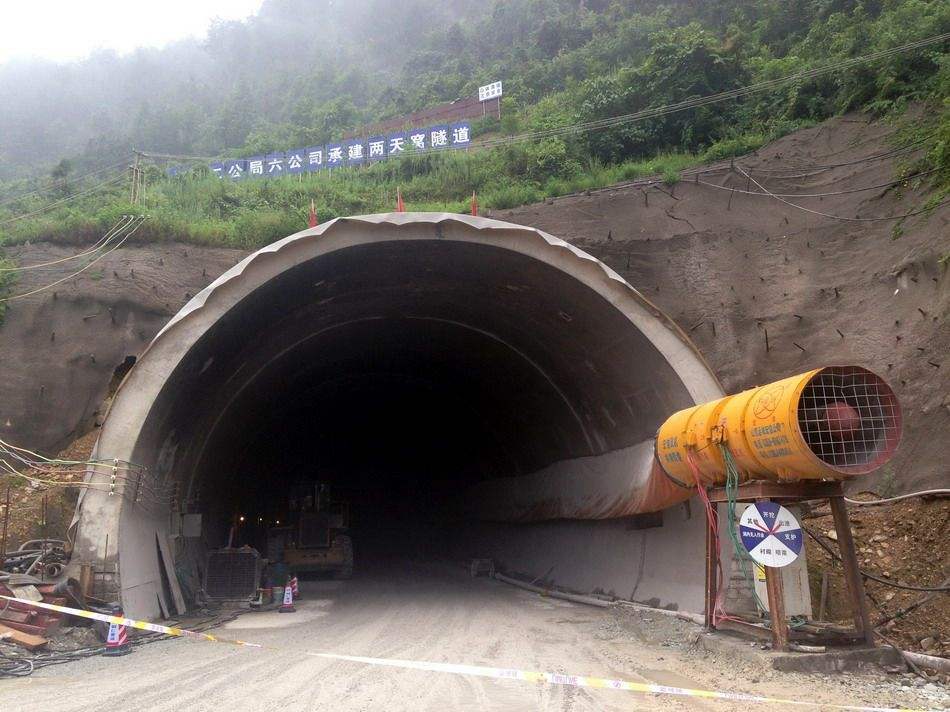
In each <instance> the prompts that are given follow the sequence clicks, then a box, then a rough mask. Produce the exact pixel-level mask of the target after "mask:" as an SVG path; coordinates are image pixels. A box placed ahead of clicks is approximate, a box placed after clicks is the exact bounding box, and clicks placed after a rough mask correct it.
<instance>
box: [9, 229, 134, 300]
mask: <svg viewBox="0 0 950 712" xmlns="http://www.w3.org/2000/svg"><path fill="white" fill-rule="evenodd" d="M144 222H145V216H144V215H143V216H140V217H139V220H138V222H137V223H136V224H135V225H134V226H133V227H132V229H131V230H130V231H128V232H126V234H125V236H123V237H122V239H121V240H119V242H118V243H117V244H116V245H115V246H114V247H112V248H110V249H108V250H106V251H105V252H101V253H100V254H99V255H98V256H97V257H95V258H94V259H92V260H90V261H89V263H88V264H86V265H84V266H83V267H82V268H80V269H78V270H76V271H75V272H73V273H72V274H69V275H66V276H65V277H62V278H61V279H57V280H56V281H55V282H51V283H50V284H46V285H44V286H42V287H37V288H36V289H33V290H30V291H29V292H22V293H20V294H14V295H12V296H9V297H0V303H3V302H12V301H13V300H15V299H23V298H25V297H30V296H33V295H34V294H39V293H40V292H43V291H45V290H47V289H52V288H53V287H55V286H57V285H59V284H62V283H63V282H67V281H69V280H70V279H73V278H74V277H78V276H79V275H80V274H82V273H83V272H85V271H86V270H87V269H89V268H90V267H92V266H93V265H94V264H96V262H98V261H99V260H101V259H102V258H103V257H105V256H106V255H108V254H110V253H112V252H115V251H116V250H118V249H119V248H120V247H122V245H124V244H125V242H126V241H127V240H128V239H129V238H130V237H132V235H134V234H135V232H136V231H137V230H138V229H139V228H140V227H141V226H142V223H144ZM126 229H128V228H126Z"/></svg>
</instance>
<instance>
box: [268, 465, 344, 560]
mask: <svg viewBox="0 0 950 712" xmlns="http://www.w3.org/2000/svg"><path fill="white" fill-rule="evenodd" d="M285 517H286V519H285V522H286V523H285V524H284V525H282V526H272V527H270V528H269V529H268V530H267V558H268V559H269V560H270V561H273V562H277V561H279V562H283V563H284V564H285V565H286V566H287V567H288V568H289V569H290V570H291V571H293V572H295V573H325V574H332V575H333V576H334V577H335V578H338V579H348V578H350V577H351V576H352V575H353V541H352V539H351V538H350V535H349V533H348V532H349V526H350V507H349V503H348V502H346V501H340V500H335V499H333V498H332V497H331V494H330V485H329V484H328V483H326V482H315V481H307V482H297V483H295V484H294V485H293V486H292V487H291V491H290V495H289V497H288V498H287V510H286V515H285Z"/></svg>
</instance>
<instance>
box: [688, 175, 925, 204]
mask: <svg viewBox="0 0 950 712" xmlns="http://www.w3.org/2000/svg"><path fill="white" fill-rule="evenodd" d="M939 170H941V169H939V168H934V169H932V170H929V171H923V172H922V173H914V174H912V175H909V176H906V177H904V178H900V179H898V180H892V181H890V182H888V183H878V184H877V185H868V186H865V187H863V188H851V189H849V190H836V191H832V192H828V193H761V192H759V191H757V190H742V189H739V188H730V187H729V186H725V185H717V184H715V183H709V182H707V181H704V180H696V181H694V182H696V183H699V184H700V185H706V186H709V187H710V188H716V189H718V190H725V191H728V192H730V193H739V194H740V195H761V196H762V197H766V198H827V197H829V196H833V195H849V194H851V193H861V192H864V191H866V190H875V189H877V188H888V187H890V186H893V185H899V184H900V183H904V182H905V181H909V180H911V179H912V178H921V177H923V176H929V175H931V174H932V173H936V172H937V171H939Z"/></svg>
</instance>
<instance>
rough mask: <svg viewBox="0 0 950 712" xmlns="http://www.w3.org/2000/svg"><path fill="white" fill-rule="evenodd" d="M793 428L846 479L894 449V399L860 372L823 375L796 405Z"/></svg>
mask: <svg viewBox="0 0 950 712" xmlns="http://www.w3.org/2000/svg"><path fill="white" fill-rule="evenodd" d="M798 426H799V428H800V429H801V433H802V437H803V438H804V440H805V442H806V443H807V444H808V447H809V448H810V449H811V451H812V452H813V453H815V455H817V456H818V457H819V458H820V459H821V460H822V461H823V462H825V463H826V464H828V465H830V466H831V467H833V468H835V469H837V470H839V471H841V472H844V473H848V474H860V473H863V472H870V471H871V470H873V469H874V468H875V467H877V466H878V465H879V464H880V463H882V462H883V461H884V460H886V459H888V458H889V457H890V455H891V453H893V452H894V450H895V449H896V448H897V443H898V440H899V439H900V431H901V413H900V407H899V406H898V403H897V398H896V397H895V395H894V392H893V391H892V390H891V389H890V387H889V386H888V385H887V384H886V383H885V382H884V381H883V380H882V379H881V378H879V377H878V376H876V375H875V374H873V373H871V372H870V371H867V370H865V369H863V368H855V367H851V366H846V367H843V366H833V367H830V368H825V369H822V371H821V372H820V373H818V374H817V375H816V376H815V377H814V378H812V380H811V381H810V382H809V383H808V385H807V386H805V389H804V390H803V391H802V395H801V398H800V399H799V402H798Z"/></svg>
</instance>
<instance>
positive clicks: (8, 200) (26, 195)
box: [0, 161, 126, 205]
mask: <svg viewBox="0 0 950 712" xmlns="http://www.w3.org/2000/svg"><path fill="white" fill-rule="evenodd" d="M125 163H126V161H120V162H119V163H114V164H112V165H111V166H105V167H104V168H97V169H96V170H94V171H89V172H88V173H82V174H80V175H78V176H75V177H74V178H73V181H74V182H78V181H81V180H83V179H85V178H90V177H92V176H94V175H98V174H100V173H105V172H106V171H110V170H115V169H116V168H119V167H120V166H123V165H125ZM55 187H56V184H55V183H50V184H49V185H48V186H47V187H45V188H37V189H36V190H31V191H30V192H28V193H20V194H19V195H14V196H9V197H6V198H4V199H3V200H0V205H6V204H7V203H15V202H16V201H18V200H23V198H29V197H30V196H31V195H37V194H38V193H45V192H46V191H47V190H50V189H51V188H55Z"/></svg>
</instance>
